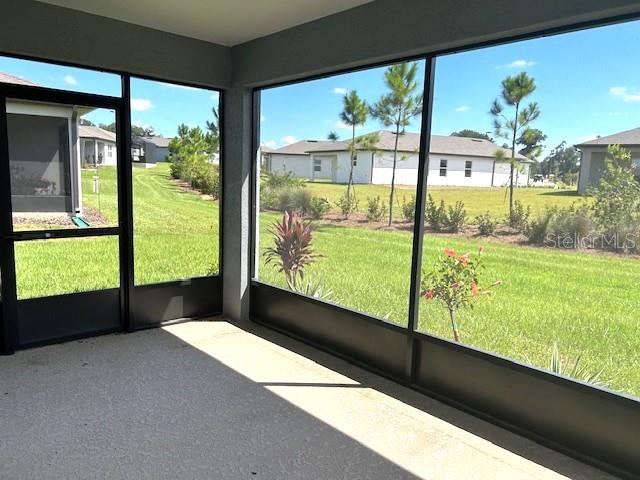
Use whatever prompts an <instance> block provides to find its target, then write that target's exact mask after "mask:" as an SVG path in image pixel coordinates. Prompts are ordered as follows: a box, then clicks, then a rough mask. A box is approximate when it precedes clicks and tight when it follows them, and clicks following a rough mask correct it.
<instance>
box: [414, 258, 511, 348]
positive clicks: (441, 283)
mask: <svg viewBox="0 0 640 480" xmlns="http://www.w3.org/2000/svg"><path fill="white" fill-rule="evenodd" d="M483 252H484V250H483V249H482V248H480V250H479V251H478V254H477V255H474V256H472V255H471V254H469V253H464V254H460V253H457V252H456V251H454V250H450V249H445V251H444V254H443V255H441V256H440V257H439V258H438V260H437V261H436V263H435V264H434V265H433V268H432V270H431V271H430V272H423V274H422V285H421V295H422V297H423V298H424V299H425V300H427V301H431V300H440V301H441V302H443V303H444V304H445V306H446V307H447V310H448V311H449V317H450V319H451V328H452V330H453V338H454V339H455V341H456V342H459V341H460V330H459V329H458V324H457V321H456V312H457V311H458V310H459V309H461V308H465V307H472V306H473V301H474V300H475V299H476V298H477V297H478V296H480V295H488V294H490V293H491V291H490V290H489V289H487V288H481V287H480V285H479V282H478V278H479V276H480V272H481V271H482V269H483V268H484V265H483V264H482V254H483ZM499 283H500V282H495V283H494V285H498V284H499Z"/></svg>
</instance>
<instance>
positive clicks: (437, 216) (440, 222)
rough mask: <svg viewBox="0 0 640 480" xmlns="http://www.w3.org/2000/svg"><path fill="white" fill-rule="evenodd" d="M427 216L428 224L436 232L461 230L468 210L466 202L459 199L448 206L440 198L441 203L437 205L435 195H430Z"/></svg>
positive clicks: (426, 210)
mask: <svg viewBox="0 0 640 480" xmlns="http://www.w3.org/2000/svg"><path fill="white" fill-rule="evenodd" d="M425 218H426V220H427V224H428V225H429V227H431V228H432V229H433V230H434V231H436V232H442V231H448V232H454V233H455V232H459V231H460V229H461V228H462V226H463V225H464V222H465V221H466V219H467V211H466V210H465V209H464V203H462V202H460V201H458V202H456V203H455V205H454V206H453V207H452V206H451V205H449V208H447V207H446V205H445V203H444V200H440V205H436V202H435V201H434V200H433V197H432V196H431V195H429V197H428V199H427V204H426V206H425Z"/></svg>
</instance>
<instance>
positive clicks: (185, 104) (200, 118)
mask: <svg viewBox="0 0 640 480" xmlns="http://www.w3.org/2000/svg"><path fill="white" fill-rule="evenodd" d="M0 72H4V73H10V74H12V75H16V76H19V77H22V78H25V79H28V80H31V81H32V82H35V83H37V84H40V85H42V86H46V87H51V88H58V89H63V90H73V91H78V92H87V93H97V94H101V95H112V96H120V94H121V89H120V77H119V76H118V75H114V74H108V73H103V72H96V71H92V70H85V69H81V68H71V67H65V66H59V65H52V64H47V63H40V62H32V61H26V60H19V59H13V58H8V57H1V56H0ZM217 105H218V93H217V92H215V91H210V90H206V89H201V88H192V87H185V86H181V85H175V84H169V83H161V82H156V81H150V80H142V79H135V78H132V79H131V110H132V111H131V120H132V122H133V123H134V124H136V125H142V126H153V127H154V129H155V130H156V132H158V133H160V134H162V135H164V136H169V137H171V136H174V135H175V134H176V130H177V127H178V125H179V124H180V123H186V124H187V125H190V126H200V127H202V128H204V126H205V124H206V123H205V122H206V121H207V120H211V118H212V115H211V108H212V107H213V106H217ZM86 118H88V119H89V120H91V121H92V122H94V123H111V122H113V121H114V118H115V117H114V114H113V112H110V111H108V110H95V111H93V112H91V113H89V114H88V115H87V116H86Z"/></svg>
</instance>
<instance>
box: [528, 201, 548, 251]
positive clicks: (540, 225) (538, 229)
mask: <svg viewBox="0 0 640 480" xmlns="http://www.w3.org/2000/svg"><path fill="white" fill-rule="evenodd" d="M554 214H555V209H551V208H547V209H546V210H545V212H544V213H543V214H542V215H540V216H539V217H538V218H536V219H535V220H534V221H532V222H530V223H529V226H528V228H527V232H526V235H527V238H528V240H529V242H530V243H544V242H545V241H546V240H547V234H548V231H549V226H550V224H551V220H553V216H554Z"/></svg>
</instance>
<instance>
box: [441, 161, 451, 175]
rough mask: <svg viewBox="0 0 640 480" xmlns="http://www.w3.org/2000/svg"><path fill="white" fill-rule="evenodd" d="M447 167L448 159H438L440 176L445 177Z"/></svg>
mask: <svg viewBox="0 0 640 480" xmlns="http://www.w3.org/2000/svg"><path fill="white" fill-rule="evenodd" d="M448 169H449V161H448V160H447V159H445V158H441V159H440V176H441V177H446V176H447V171H448Z"/></svg>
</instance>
